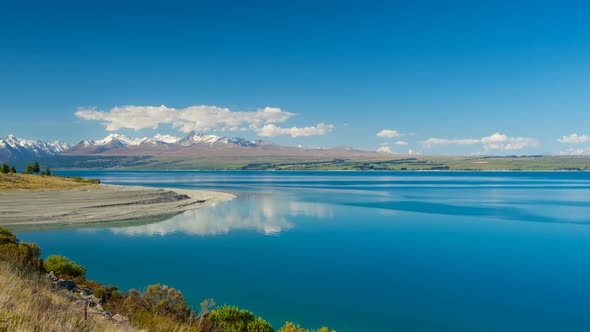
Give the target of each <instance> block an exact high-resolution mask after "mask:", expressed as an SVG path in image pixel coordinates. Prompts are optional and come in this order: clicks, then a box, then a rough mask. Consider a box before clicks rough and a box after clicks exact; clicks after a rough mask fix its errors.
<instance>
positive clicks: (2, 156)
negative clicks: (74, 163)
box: [0, 135, 70, 162]
mask: <svg viewBox="0 0 590 332" xmlns="http://www.w3.org/2000/svg"><path fill="white" fill-rule="evenodd" d="M69 148H70V146H69V145H68V144H66V143H64V142H60V141H55V142H52V143H47V142H45V141H41V140H27V139H24V138H18V137H16V136H14V135H8V136H6V137H3V138H0V161H2V162H13V161H16V160H29V159H35V158H40V157H46V156H53V155H57V154H60V153H63V152H65V151H67V150H68V149H69Z"/></svg>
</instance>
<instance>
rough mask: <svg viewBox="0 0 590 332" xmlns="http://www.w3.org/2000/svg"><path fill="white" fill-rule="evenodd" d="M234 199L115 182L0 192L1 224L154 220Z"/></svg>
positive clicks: (219, 194)
mask: <svg viewBox="0 0 590 332" xmlns="http://www.w3.org/2000/svg"><path fill="white" fill-rule="evenodd" d="M232 198H234V196H233V195H232V194H228V193H223V192H215V191H204V190H182V189H161V188H148V187H132V186H114V185H97V186H90V187H81V188H79V189H70V190H59V191H57V190H48V191H31V190H26V191H0V225H1V226H7V227H11V226H43V225H45V226H49V225H53V226H58V225H72V226H74V225H77V224H79V225H83V224H96V223H103V222H104V223H108V222H115V221H125V220H140V219H150V218H151V219H154V218H158V217H163V216H164V217H165V216H173V215H176V214H179V213H181V212H183V211H186V210H191V209H196V208H202V207H206V206H208V205H211V204H215V203H217V202H222V201H227V200H230V199H232Z"/></svg>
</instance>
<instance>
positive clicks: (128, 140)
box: [94, 134, 146, 146]
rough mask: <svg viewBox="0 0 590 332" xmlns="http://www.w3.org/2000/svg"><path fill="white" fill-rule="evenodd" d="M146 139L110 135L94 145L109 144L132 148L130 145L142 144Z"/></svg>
mask: <svg viewBox="0 0 590 332" xmlns="http://www.w3.org/2000/svg"><path fill="white" fill-rule="evenodd" d="M145 140H146V138H145V137H144V138H132V137H129V136H125V135H120V134H110V135H109V136H107V137H105V138H103V139H100V140H97V141H94V145H107V144H111V143H113V144H120V145H123V146H130V145H139V144H141V142H143V141H145Z"/></svg>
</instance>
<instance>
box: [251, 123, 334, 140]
mask: <svg viewBox="0 0 590 332" xmlns="http://www.w3.org/2000/svg"><path fill="white" fill-rule="evenodd" d="M332 129H334V126H333V125H330V124H328V125H327V124H323V123H318V124H317V125H315V126H310V127H303V128H299V127H291V128H282V127H279V126H277V125H274V124H267V125H264V126H263V127H260V128H254V130H255V131H256V133H258V136H263V137H275V136H281V135H289V136H291V137H299V136H315V135H325V134H327V133H329V132H331V131H332Z"/></svg>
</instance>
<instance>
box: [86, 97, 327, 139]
mask: <svg viewBox="0 0 590 332" xmlns="http://www.w3.org/2000/svg"><path fill="white" fill-rule="evenodd" d="M75 115H76V116H77V117H79V118H81V119H84V120H93V121H101V122H102V124H103V125H104V126H105V127H106V130H108V131H116V130H119V129H124V128H127V129H134V130H140V129H145V128H151V129H156V128H158V126H160V125H163V124H170V125H172V127H174V128H176V129H178V130H180V131H182V132H185V133H188V132H191V131H199V132H209V131H246V130H252V131H254V132H256V133H257V134H258V135H259V136H265V137H274V136H280V135H289V136H291V137H299V136H312V135H325V134H327V133H329V132H330V131H331V130H332V129H333V128H334V126H333V125H331V124H323V123H319V124H317V125H315V126H309V127H303V128H299V127H288V128H283V127H279V126H277V124H280V123H284V122H286V121H287V120H289V119H290V118H292V117H293V116H294V115H295V114H294V113H291V112H287V111H284V110H282V109H280V108H276V107H265V108H262V109H258V110H256V111H252V112H236V111H232V110H230V109H228V108H222V107H218V106H207V105H201V106H189V107H186V108H178V109H177V108H171V107H167V106H164V105H162V106H133V105H130V106H121V107H119V106H117V107H113V108H112V109H111V110H109V111H100V110H97V109H96V108H95V107H90V108H79V109H78V111H77V112H76V113H75Z"/></svg>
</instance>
